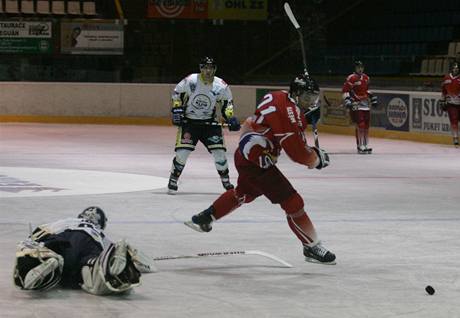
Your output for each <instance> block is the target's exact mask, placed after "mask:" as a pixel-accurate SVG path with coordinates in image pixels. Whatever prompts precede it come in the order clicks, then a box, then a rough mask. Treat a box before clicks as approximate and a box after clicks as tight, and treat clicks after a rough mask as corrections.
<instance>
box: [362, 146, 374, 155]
mask: <svg viewBox="0 0 460 318" xmlns="http://www.w3.org/2000/svg"><path fill="white" fill-rule="evenodd" d="M364 151H365V152H366V153H367V154H368V155H370V154H371V153H372V148H370V147H368V146H367V145H366V146H364Z"/></svg>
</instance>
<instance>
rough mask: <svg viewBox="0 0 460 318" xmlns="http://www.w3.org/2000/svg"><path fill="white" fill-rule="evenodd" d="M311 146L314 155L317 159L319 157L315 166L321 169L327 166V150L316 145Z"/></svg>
mask: <svg viewBox="0 0 460 318" xmlns="http://www.w3.org/2000/svg"><path fill="white" fill-rule="evenodd" d="M312 148H313V150H314V151H315V152H316V155H317V156H318V159H319V163H318V165H317V166H316V167H315V168H316V169H318V170H320V169H323V168H326V167H327V166H329V155H328V154H327V152H326V151H325V150H323V149H320V148H316V147H312Z"/></svg>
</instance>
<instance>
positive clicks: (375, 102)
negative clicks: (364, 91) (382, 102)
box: [371, 95, 378, 107]
mask: <svg viewBox="0 0 460 318" xmlns="http://www.w3.org/2000/svg"><path fill="white" fill-rule="evenodd" d="M371 105H372V107H377V105H378V100H377V96H375V95H372V97H371Z"/></svg>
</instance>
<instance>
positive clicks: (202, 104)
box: [192, 94, 211, 109]
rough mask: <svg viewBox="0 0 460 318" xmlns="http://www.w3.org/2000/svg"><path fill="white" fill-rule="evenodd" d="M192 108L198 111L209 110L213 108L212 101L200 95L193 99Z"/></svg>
mask: <svg viewBox="0 0 460 318" xmlns="http://www.w3.org/2000/svg"><path fill="white" fill-rule="evenodd" d="M192 106H193V107H195V108H196V109H208V108H210V107H211V99H210V98H209V97H208V96H206V95H204V94H198V95H196V96H195V97H194V98H193V100H192Z"/></svg>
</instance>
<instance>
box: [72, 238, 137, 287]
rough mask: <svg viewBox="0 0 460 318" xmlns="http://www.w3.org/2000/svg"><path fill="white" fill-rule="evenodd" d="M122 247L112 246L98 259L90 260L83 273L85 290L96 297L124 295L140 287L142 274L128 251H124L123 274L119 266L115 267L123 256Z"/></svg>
mask: <svg viewBox="0 0 460 318" xmlns="http://www.w3.org/2000/svg"><path fill="white" fill-rule="evenodd" d="M122 245H123V244H120V243H117V245H115V244H110V245H109V246H108V247H106V248H105V249H104V250H103V251H102V253H101V254H100V255H99V256H98V257H97V258H96V259H92V260H90V261H89V262H88V265H86V266H83V268H82V272H81V274H82V278H83V284H82V286H81V287H82V289H83V290H85V291H86V292H88V293H90V294H94V295H108V294H118V293H124V292H127V291H129V290H131V289H132V288H133V287H136V286H139V285H140V276H141V274H140V273H139V271H138V270H137V269H136V267H135V265H134V263H133V260H132V258H131V256H130V254H129V253H128V250H127V249H124V251H125V255H124V256H125V264H126V265H125V267H124V268H123V269H122V270H121V272H119V267H118V266H113V265H114V262H118V261H119V260H120V257H122V256H123V255H121V253H120V246H122ZM117 247H119V248H117ZM115 257H116V258H115ZM117 272H119V273H117ZM112 273H113V274H112Z"/></svg>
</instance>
